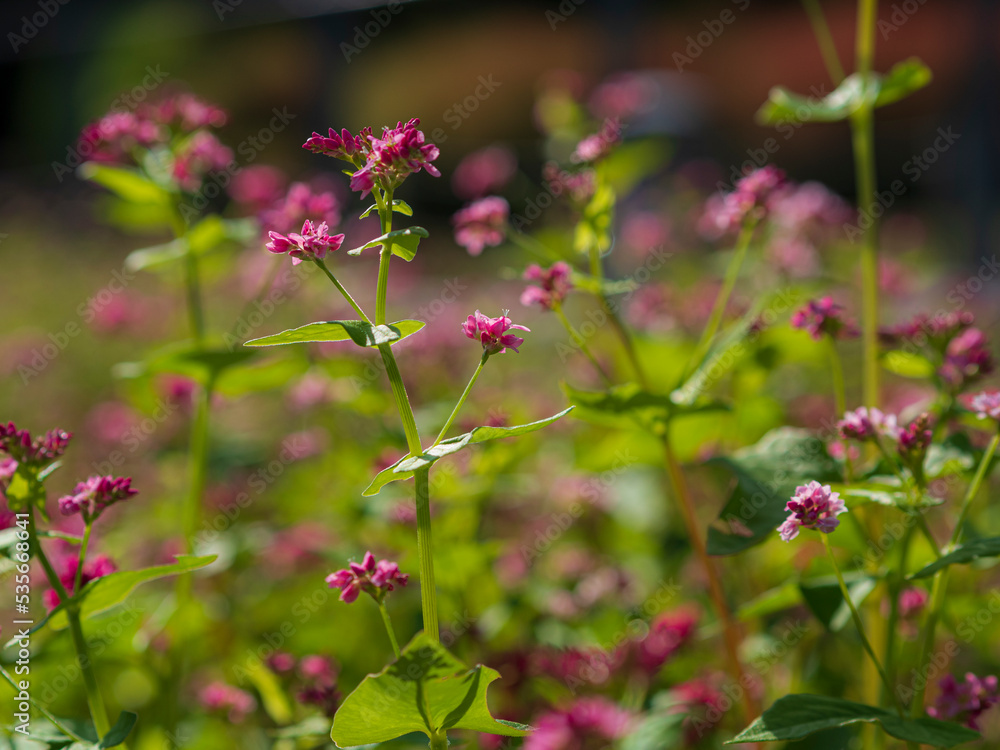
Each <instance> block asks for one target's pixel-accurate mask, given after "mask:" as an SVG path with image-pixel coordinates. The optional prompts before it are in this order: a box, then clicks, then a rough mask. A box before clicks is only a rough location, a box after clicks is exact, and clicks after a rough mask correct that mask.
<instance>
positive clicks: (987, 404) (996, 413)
mask: <svg viewBox="0 0 1000 750" xmlns="http://www.w3.org/2000/svg"><path fill="white" fill-rule="evenodd" d="M968 404H969V408H970V409H971V410H972V411H974V412H976V416H977V417H979V418H980V419H986V418H989V419H995V420H997V421H998V422H1000V391H992V392H988V391H983V392H982V393H977V394H976V395H975V396H973V397H972V398H971V399H969V401H968Z"/></svg>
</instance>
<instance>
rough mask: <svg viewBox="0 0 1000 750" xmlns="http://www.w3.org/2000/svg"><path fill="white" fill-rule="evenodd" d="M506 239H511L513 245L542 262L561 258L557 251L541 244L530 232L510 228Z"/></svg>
mask: <svg viewBox="0 0 1000 750" xmlns="http://www.w3.org/2000/svg"><path fill="white" fill-rule="evenodd" d="M507 239H509V240H512V241H513V242H514V244H515V245H517V246H518V247H519V248H521V249H522V250H524V251H525V252H526V253H528V254H529V255H531V256H533V257H534V258H535V259H536V260H540V261H542V262H544V263H553V262H555V261H557V260H561V258H560V256H559V255H558V253H555V252H553V251H552V250H550V249H549V248H548V247H547V246H546V245H543V244H542V243H541V242H539V241H538V240H536V239H535V238H534V237H532V236H531V235H530V234H525V233H524V232H521V231H518V230H517V229H510V230H508V232H507Z"/></svg>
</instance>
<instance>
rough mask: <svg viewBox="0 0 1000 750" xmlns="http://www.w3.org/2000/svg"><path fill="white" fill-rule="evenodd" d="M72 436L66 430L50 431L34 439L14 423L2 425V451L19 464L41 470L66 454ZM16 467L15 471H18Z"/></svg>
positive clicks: (0, 425) (0, 430)
mask: <svg viewBox="0 0 1000 750" xmlns="http://www.w3.org/2000/svg"><path fill="white" fill-rule="evenodd" d="M72 437H73V435H72V434H70V433H68V432H66V431H65V430H49V431H48V432H46V433H45V434H44V435H42V436H40V437H37V438H34V439H32V437H31V433H30V432H28V431H27V430H19V429H17V426H16V425H15V424H14V423H13V422H8V423H7V424H3V423H0V451H3V452H4V453H6V454H7V455H8V456H10V457H11V458H13V459H14V460H15V461H17V462H18V464H24V465H26V466H30V467H32V468H41V467H43V466H45V465H46V464H49V463H52V462H53V461H55V460H56V459H57V458H59V457H60V456H61V455H62V454H63V453H65V452H66V446H67V445H68V444H69V441H70V439H71V438H72ZM16 468H17V467H16V466H15V467H14V469H15V470H16Z"/></svg>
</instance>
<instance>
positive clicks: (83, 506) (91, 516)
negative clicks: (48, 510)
mask: <svg viewBox="0 0 1000 750" xmlns="http://www.w3.org/2000/svg"><path fill="white" fill-rule="evenodd" d="M137 494H139V491H138V490H134V489H132V479H131V477H112V476H103V477H102V476H94V477H90V478H89V479H87V480H86V481H84V482H80V483H78V484H77V485H76V488H75V489H74V490H73V494H72V495H65V496H63V497H61V498H59V511H60V512H61V513H62V514H63V515H64V516H72V515H74V514H76V513H80V514H81V515H82V516H83V518H84V520H85V521H87V522H88V523H89V522H91V521H94V520H96V519H97V517H98V516H100V515H101V513H103V512H104V511H105V510H106V509H107V508H108V507H110V506H111V505H114V504H115V503H117V502H119V501H121V500H127V499H128V498H130V497H133V496H135V495H137Z"/></svg>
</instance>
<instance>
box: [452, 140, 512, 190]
mask: <svg viewBox="0 0 1000 750" xmlns="http://www.w3.org/2000/svg"><path fill="white" fill-rule="evenodd" d="M516 170H517V157H515V156H514V153H513V152H512V151H511V150H510V149H509V148H506V147H504V146H487V147H486V148H484V149H480V150H479V151H473V152H472V153H471V154H469V155H468V156H466V157H465V158H464V159H462V161H460V162H459V164H458V166H457V167H455V171H454V172H453V173H452V175H451V187H452V189H453V190H454V191H455V195H457V196H458V197H459V198H462V199H463V200H475V199H477V198H483V197H485V196H487V195H489V194H490V193H495V192H497V191H498V190H500V189H501V188H503V187H504V186H505V185H506V184H507V183H508V182H510V178H511V177H513V176H514V172H515V171H516Z"/></svg>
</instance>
